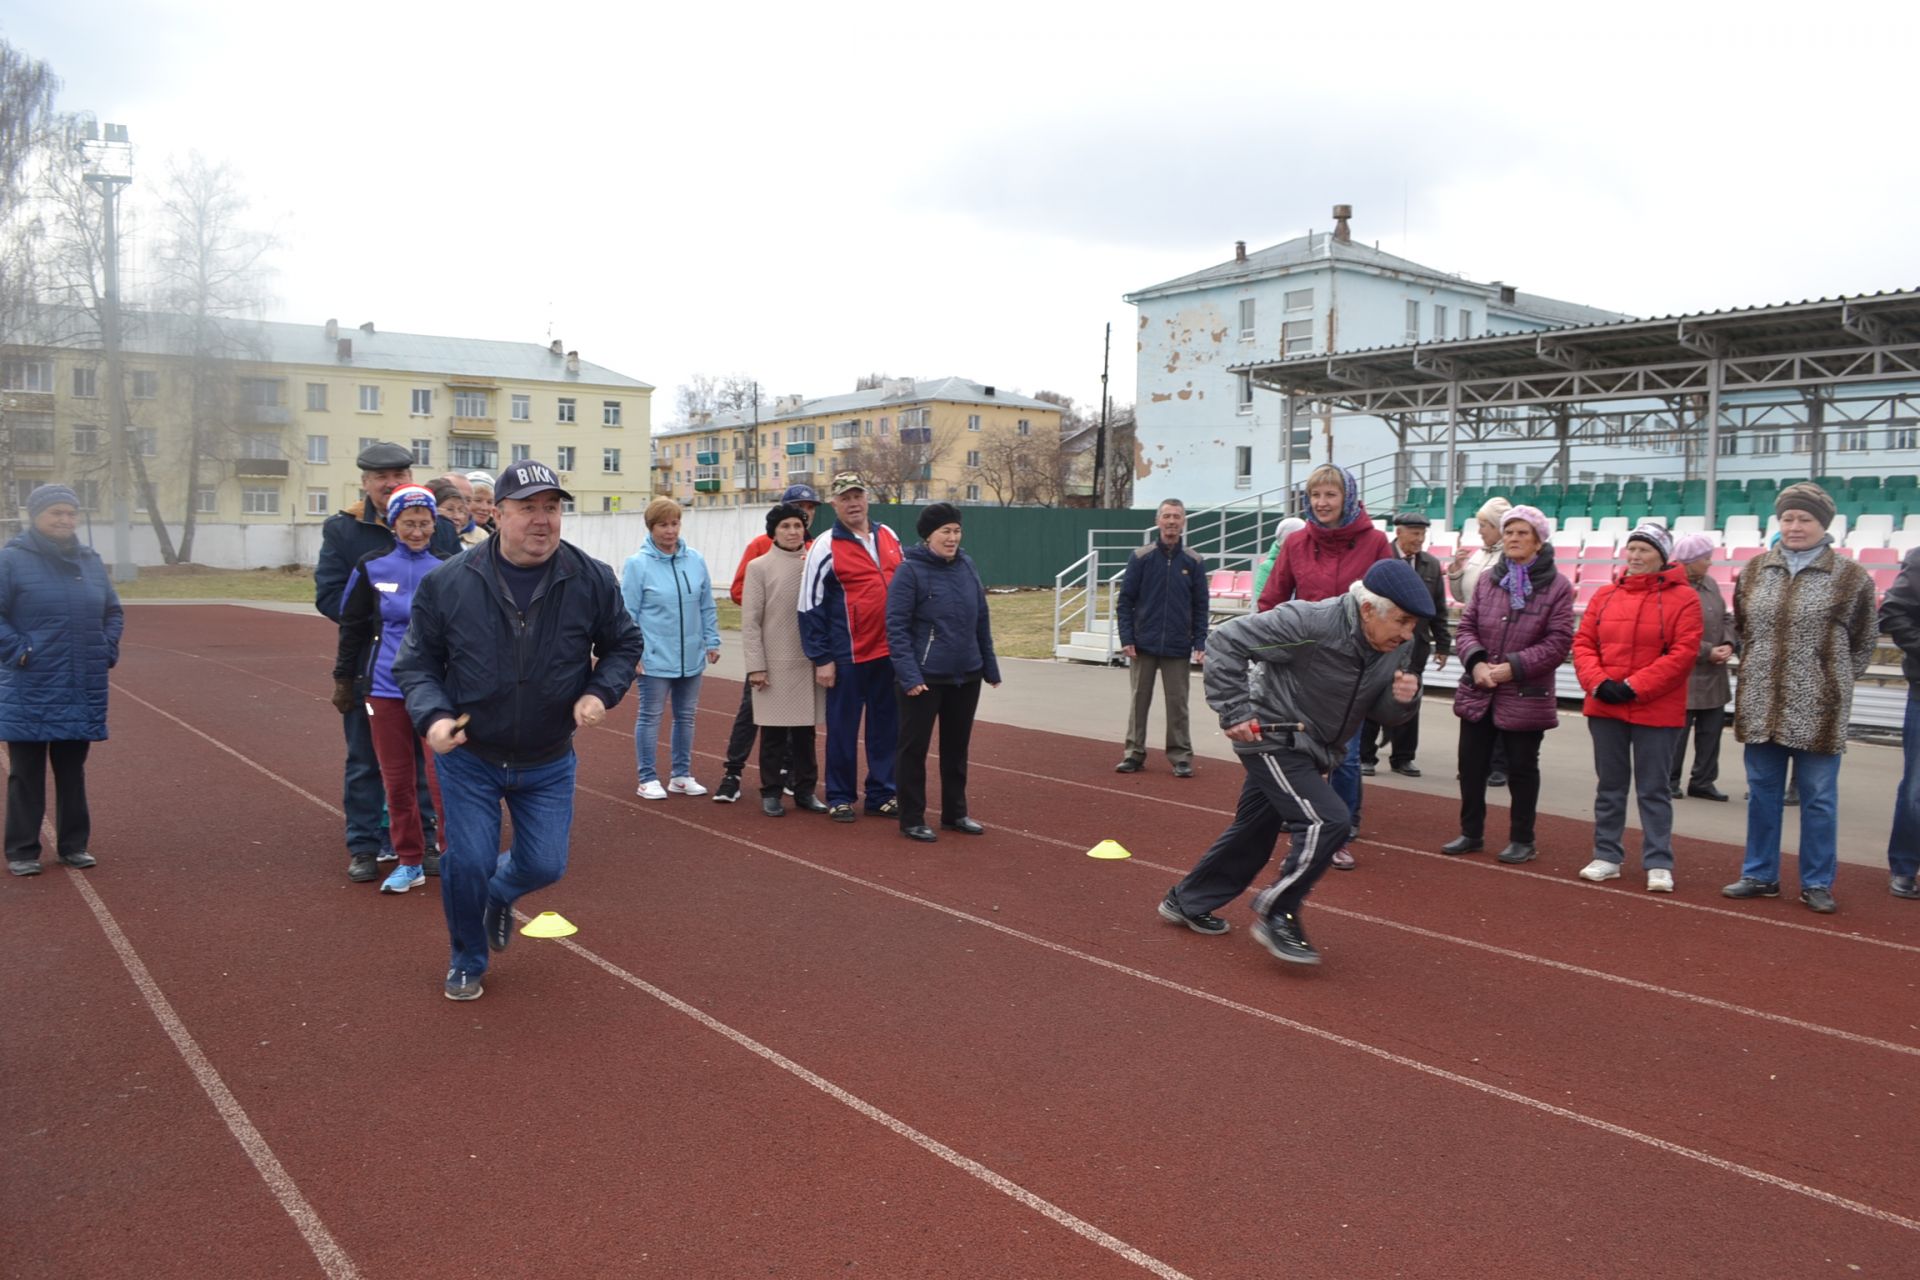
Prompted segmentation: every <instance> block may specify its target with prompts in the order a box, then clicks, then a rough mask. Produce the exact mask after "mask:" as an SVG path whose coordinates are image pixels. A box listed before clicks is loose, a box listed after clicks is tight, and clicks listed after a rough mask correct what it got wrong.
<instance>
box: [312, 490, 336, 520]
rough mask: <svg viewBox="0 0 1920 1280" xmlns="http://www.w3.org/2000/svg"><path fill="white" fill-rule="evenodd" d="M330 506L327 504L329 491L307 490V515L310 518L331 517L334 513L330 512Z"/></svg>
mask: <svg viewBox="0 0 1920 1280" xmlns="http://www.w3.org/2000/svg"><path fill="white" fill-rule="evenodd" d="M328 506H329V504H328V502H327V491H326V490H325V489H309V490H307V514H308V515H310V516H324V515H330V514H332V513H331V512H330V511H329V510H328Z"/></svg>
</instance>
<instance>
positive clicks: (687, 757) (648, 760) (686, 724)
mask: <svg viewBox="0 0 1920 1280" xmlns="http://www.w3.org/2000/svg"><path fill="white" fill-rule="evenodd" d="M702 675H703V673H702V672H698V671H696V672H694V673H693V674H692V675H690V676H641V677H640V679H639V683H640V710H639V712H638V714H637V715H636V716H635V717H634V721H633V754H634V757H635V760H636V762H637V763H638V764H639V766H640V781H642V782H658V781H659V780H660V775H659V774H658V773H656V772H655V771H654V767H653V757H654V753H655V752H656V751H657V750H659V747H660V710H661V708H662V707H664V706H665V705H666V702H667V699H669V698H671V699H673V732H672V738H671V751H672V753H673V773H672V774H671V775H670V776H671V777H675V778H690V777H692V776H693V717H694V715H695V714H696V713H697V712H698V711H699V710H700V680H701V676H702Z"/></svg>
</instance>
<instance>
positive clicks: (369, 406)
mask: <svg viewBox="0 0 1920 1280" xmlns="http://www.w3.org/2000/svg"><path fill="white" fill-rule="evenodd" d="M360 412H362V413H378V412H380V388H379V387H369V386H362V387H361V388H360Z"/></svg>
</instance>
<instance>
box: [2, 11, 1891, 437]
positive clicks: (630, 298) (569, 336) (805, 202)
mask: <svg viewBox="0 0 1920 1280" xmlns="http://www.w3.org/2000/svg"><path fill="white" fill-rule="evenodd" d="M11 8H12V14H11V16H10V17H7V18H5V19H4V20H0V35H3V36H4V37H5V38H6V39H7V40H9V41H10V42H12V43H13V44H14V45H15V46H17V47H18V48H20V49H22V50H23V51H25V52H27V53H29V54H31V55H33V56H36V57H40V58H43V59H45V60H46V61H48V62H50V63H51V64H52V65H53V67H54V69H55V71H56V72H57V73H58V74H59V75H60V76H61V77H62V79H63V80H64V82H65V90H64V93H63V97H62V105H63V106H64V107H65V108H67V109H73V110H78V109H83V108H84V109H89V110H92V111H94V112H95V113H96V114H97V115H98V116H99V118H100V119H101V120H103V121H108V120H110V121H115V122H124V123H125V124H127V125H128V126H129V128H130V129H131V130H132V137H133V141H134V143H135V147H136V153H137V160H136V173H137V185H139V186H140V187H141V188H142V189H143V190H157V189H158V187H159V185H160V183H161V180H162V178H163V176H164V173H165V171H166V165H167V162H168V160H169V158H170V157H172V156H176V155H183V154H184V153H185V152H187V151H188V150H189V149H198V150H199V151H201V152H202V153H203V154H205V155H206V156H208V157H209V158H212V159H215V160H223V161H225V162H227V163H229V164H230V165H232V166H233V168H234V169H235V170H236V171H237V172H238V173H239V174H240V175H241V178H242V182H243V185H244V187H245V189H246V191H247V192H248V194H249V196H250V198H251V200H252V203H253V211H254V213H255V215H257V219H258V222H259V224H260V225H261V226H263V227H265V228H267V229H271V230H273V231H275V232H276V233H277V234H278V235H279V236H280V237H281V239H282V240H283V241H284V246H285V247H284V249H283V250H282V251H281V252H280V254H279V255H278V259H277V260H278V264H279V274H278V277H277V279H276V280H275V282H274V292H275V295H276V300H275V304H274V307H273V309H272V310H271V311H270V312H269V318H273V319H283V320H293V321H307V322H311V323H313V324H316V325H318V324H320V323H322V322H323V321H325V320H326V319H327V317H329V316H335V317H338V318H339V320H340V321H341V323H342V324H343V325H355V324H359V323H360V322H362V321H366V320H372V321H374V322H376V323H377V324H378V325H379V326H380V327H381V328H384V329H396V330H405V331H411V332H419V333H445V334H459V335H463V336H469V337H484V338H495V339H511V340H525V341H534V342H541V343H544V342H545V341H547V339H548V335H549V331H551V335H552V336H553V337H558V338H561V339H563V340H564V341H565V342H566V343H567V345H568V346H569V347H573V348H577V349H578V350H579V351H580V353H581V355H582V356H583V357H584V358H586V359H588V360H592V361H594V362H597V363H599V364H603V365H606V366H609V367H611V368H613V369H616V370H619V371H620V372H622V373H626V374H630V375H632V376H634V377H638V378H643V379H645V380H646V381H648V382H651V383H654V384H655V385H656V386H657V387H658V388H659V391H658V393H657V395H656V401H655V414H654V418H655V421H656V422H657V423H660V422H665V421H666V420H667V419H668V418H669V416H670V415H671V412H672V402H673V394H674V389H675V387H676V386H677V385H678V384H679V383H681V382H683V381H685V380H686V378H687V377H688V376H689V375H690V374H692V373H695V372H707V373H715V374H718V373H726V372H734V371H739V372H746V373H751V374H753V375H755V376H757V377H758V378H759V379H760V380H761V382H762V384H763V386H764V388H765V389H766V390H767V392H768V393H769V394H779V393H784V392H790V391H793V392H802V393H804V394H807V395H827V394H833V393H838V392H842V391H849V390H852V388H853V382H854V379H855V377H856V376H858V375H859V374H861V373H863V372H867V371H870V370H884V371H887V372H890V373H892V374H894V375H896V376H898V375H907V374H911V375H914V376H918V377H937V376H944V375H948V374H959V375H963V376H966V377H971V378H976V379H979V380H981V381H985V382H993V383H997V384H999V385H1001V386H1003V387H1010V388H1018V389H1021V390H1024V391H1028V392H1031V391H1034V390H1038V389H1041V388H1048V389H1052V390H1057V391H1063V392H1066V393H1068V394H1070V395H1073V396H1075V397H1076V398H1078V399H1081V400H1083V401H1085V402H1088V403H1090V404H1091V403H1096V402H1097V396H1098V391H1099V377H1100V345H1101V329H1102V326H1103V325H1104V324H1105V323H1107V322H1108V321H1112V322H1113V325H1114V332H1115V335H1116V343H1115V358H1114V381H1113V392H1114V395H1115V398H1116V399H1117V400H1120V401H1127V400H1131V399H1132V397H1133V382H1134V378H1133V349H1132V341H1131V337H1130V334H1131V332H1132V327H1133V325H1134V323H1135V316H1134V313H1133V310H1132V308H1130V307H1128V306H1126V305H1125V304H1124V303H1122V302H1121V301H1120V295H1121V294H1122V293H1125V292H1126V291H1128V290H1130V289H1136V288H1140V287H1143V286H1145V285H1148V284H1152V283H1155V282H1158V281H1160V280H1163V279H1166V278H1169V277H1172V276H1176V275H1181V274H1184V273H1186V272H1188V271H1193V270H1198V269H1200V268H1202V267H1205V266H1209V265H1211V264H1214V263H1217V262H1220V261H1222V260H1224V259H1226V258H1229V257H1231V255H1232V245H1233V242H1234V241H1235V240H1237V239H1244V240H1246V241H1247V242H1248V244H1249V247H1250V248H1253V249H1258V248H1261V247H1263V246H1265V245H1268V244H1272V243H1275V242H1277V241H1280V240H1283V239H1286V238H1288V237H1290V236H1294V235H1298V234H1300V233H1302V232H1304V231H1306V230H1308V229H1309V228H1314V229H1319V230H1325V229H1327V228H1328V227H1329V225H1330V222H1331V219H1330V217H1329V210H1330V207H1331V206H1332V205H1333V204H1334V203H1336V202H1347V203H1351V204H1353V205H1354V206H1355V216H1354V222H1353V231H1354V235H1355V237H1356V238H1357V239H1361V240H1364V241H1367V242H1369V243H1370V242H1373V241H1376V240H1377V241H1378V242H1379V244H1380V246H1381V247H1382V248H1383V249H1386V250H1388V251H1390V252H1394V253H1400V254H1404V255H1405V256H1407V257H1410V258H1413V259H1415V260H1417V261H1420V262H1423V263H1426V264H1428V265H1430V266H1433V267H1437V268H1440V269H1443V270H1448V271H1458V272H1461V273H1463V274H1465V275H1467V276H1469V277H1472V278H1475V279H1479V280H1490V279H1495V278H1498V279H1503V280H1506V281H1508V282H1510V283H1515V284H1517V285H1518V286H1519V287H1520V288H1522V289H1524V290H1527V291H1529V292H1534V293H1542V294H1547V295H1550V296H1553V297H1558V298H1563V299H1567V300H1569V301H1574V302H1582V303H1588V304H1591V305H1594V306H1601V307H1607V308H1611V309H1615V310H1620V311H1626V312H1632V313H1634V314H1639V315H1659V314H1665V313H1669V312H1675V311H1692V310H1700V309H1709V308H1720V307H1728V306H1745V305H1752V304H1760V303H1768V302H1778V301H1785V300H1798V299H1801V298H1806V297H1816V296H1831V295H1834V294H1840V293H1859V292H1872V291H1876V290H1881V289H1897V288H1906V287H1912V286H1916V285H1920V234H1916V232H1917V231H1920V166H1917V165H1916V164H1915V162H1914V159H1913V155H1912V151H1911V147H1910V145H1909V144H1908V139H1909V137H1910V135H1911V124H1912V120H1913V90H1912V87H1911V76H1912V67H1913V65H1914V56H1915V53H1916V51H1920V39H1916V37H1920V18H1917V17H1916V16H1915V15H1916V13H1920V5H1913V4H1903V5H1894V4H1884V5H1863V4H1848V3H1827V4H1824V5H1820V6H1804V5H1793V6H1785V5H1779V4H1772V3H1766V2H1765V0H1762V2H1760V3H1753V2H1751V0H1749V2H1748V3H1743V4H1738V5H1728V6H1724V7H1720V6H1716V7H1714V8H1709V7H1707V6H1689V5H1686V4H1684V3H1682V4H1675V3H1671V0H1669V2H1668V3H1663V4H1657V5H1642V4H1637V3H1617V4H1613V5H1609V6H1592V5H1566V6H1555V5H1542V4H1538V3H1528V4H1516V5H1478V6H1476V5H1435V4H1430V3H1429V4H1422V5H1418V6H1400V5H1395V4H1376V5H1371V6H1312V7H1311V10H1310V11H1309V10H1308V9H1307V8H1305V7H1299V6H1286V5H1279V4H1274V3H1272V2H1271V0H1265V2H1263V3H1256V4H1244V5H1243V4H1238V3H1216V4H1213V5H1203V6H1181V5H1170V4H1169V5H1154V6H1122V5H1113V4H1108V5H1101V6H1093V5H1086V4H1072V5H1049V4H1046V3H1044V0H1042V2H1041V3H1034V2H1033V0H1027V2H1026V3H1020V4H1001V3H992V2H987V3H972V4H969V5H964V6H916V5H904V4H899V3H888V4H872V5H835V4H832V3H826V4H820V5H778V6H772V5H758V4H756V5H724V4H721V5H712V4H708V5H684V6H668V5H652V4H632V3H620V4H608V5H602V4H598V3H592V2H589V3H574V4H568V5H561V6H552V5H528V4H512V5H503V4H490V3H465V4H458V5H455V4H450V3H447V4H425V3H418V2H416V0H384V2H383V3H380V4H377V5H329V4H320V5H263V4H261V3H259V0H245V2H241V0H199V2H197V3H189V2H187V0H65V2H64V3H62V4H58V5H55V4H41V5H34V6H11ZM1722 8H1723V9H1724V12H1716V10H1717V9H1722ZM1467 10H1471V11H1472V12H1471V13H1466V14H1464V16H1463V11H1467ZM1330 15H1333V16H1330Z"/></svg>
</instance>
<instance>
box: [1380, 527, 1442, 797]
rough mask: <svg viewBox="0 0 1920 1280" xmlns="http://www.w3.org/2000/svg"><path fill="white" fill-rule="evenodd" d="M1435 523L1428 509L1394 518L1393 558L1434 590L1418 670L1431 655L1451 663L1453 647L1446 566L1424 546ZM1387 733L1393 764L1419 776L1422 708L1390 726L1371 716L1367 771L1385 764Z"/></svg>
mask: <svg viewBox="0 0 1920 1280" xmlns="http://www.w3.org/2000/svg"><path fill="white" fill-rule="evenodd" d="M1431 523H1432V522H1431V521H1429V520H1428V519H1427V513H1426V512H1424V511H1402V512H1401V513H1400V514H1399V515H1396V516H1395V517H1394V518H1393V558H1394V559H1396V560H1405V561H1406V562H1407V563H1408V564H1410V565H1412V566H1413V571H1414V572H1415V573H1417V574H1419V575H1420V581H1422V582H1424V583H1426V584H1427V591H1428V592H1429V593H1430V594H1431V595H1432V596H1433V616H1432V617H1431V618H1423V619H1421V620H1420V623H1419V625H1418V626H1417V627H1416V628H1415V629H1414V632H1413V656H1412V658H1410V659H1409V660H1408V663H1407V670H1409V671H1411V672H1413V674H1414V675H1416V676H1418V675H1420V674H1421V673H1422V672H1424V671H1425V670H1426V669H1427V658H1428V657H1429V656H1433V657H1434V663H1433V669H1434V670H1435V671H1438V670H1439V669H1440V668H1441V667H1444V666H1446V665H1447V658H1448V656H1449V655H1451V654H1452V652H1453V637H1452V636H1451V635H1449V634H1448V632H1447V597H1446V571H1445V570H1444V569H1442V568H1441V566H1440V561H1439V560H1437V559H1435V558H1434V556H1433V555H1432V554H1431V553H1430V552H1427V551H1423V550H1421V548H1422V547H1424V546H1426V544H1427V530H1428V528H1429V527H1430V526H1431ZM1382 736H1385V738H1386V739H1387V747H1388V754H1387V764H1388V765H1389V766H1390V767H1391V768H1392V769H1393V771H1394V772H1395V773H1398V774H1401V775H1403V776H1405V777H1409V778H1417V777H1419V776H1420V769H1419V767H1418V766H1417V765H1415V764H1414V763H1413V757H1414V756H1415V755H1417V754H1418V753H1419V751H1420V714H1419V711H1418V709H1417V708H1416V710H1415V712H1414V714H1413V716H1412V718H1410V719H1409V720H1407V721H1406V723H1404V724H1402V725H1400V726H1399V727H1398V728H1393V729H1389V728H1387V727H1386V726H1385V725H1381V724H1376V723H1374V722H1373V721H1372V720H1369V721H1367V723H1366V727H1365V728H1363V729H1361V730H1360V772H1361V773H1362V774H1363V775H1365V776H1366V777H1369V778H1371V777H1372V776H1373V771H1374V770H1375V769H1376V768H1378V767H1379V764H1380V746H1379V739H1380V738H1381V737H1382Z"/></svg>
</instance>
